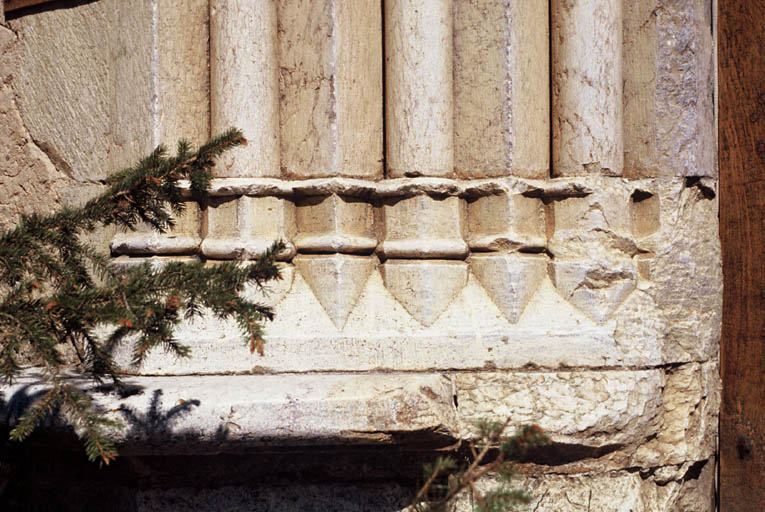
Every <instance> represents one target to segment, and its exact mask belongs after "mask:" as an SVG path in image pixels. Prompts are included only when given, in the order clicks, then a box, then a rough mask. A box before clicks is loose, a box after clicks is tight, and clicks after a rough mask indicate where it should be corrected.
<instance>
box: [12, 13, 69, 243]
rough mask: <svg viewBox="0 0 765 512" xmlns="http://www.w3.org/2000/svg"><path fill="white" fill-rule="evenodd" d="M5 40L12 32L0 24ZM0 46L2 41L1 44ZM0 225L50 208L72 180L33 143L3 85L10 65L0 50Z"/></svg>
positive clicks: (57, 201)
mask: <svg viewBox="0 0 765 512" xmlns="http://www.w3.org/2000/svg"><path fill="white" fill-rule="evenodd" d="M0 38H2V39H3V40H4V41H6V42H7V43H8V44H12V41H13V40H14V36H13V33H12V32H11V31H10V30H8V29H6V28H4V27H1V26H0ZM0 46H1V44H0ZM0 59H3V60H0V155H2V156H0V228H10V227H12V226H13V225H14V224H15V222H16V220H17V217H18V215H20V214H29V213H32V212H35V211H37V212H42V211H52V210H54V209H55V208H56V206H58V205H59V204H61V195H60V193H59V191H60V190H61V189H62V188H64V187H65V186H67V185H69V184H71V183H73V180H72V178H71V177H69V176H67V175H66V174H64V173H63V172H60V171H59V170H58V169H56V167H55V166H54V164H53V162H51V160H50V158H49V157H48V156H47V155H46V154H45V153H44V152H43V151H42V150H41V149H40V148H39V147H38V146H37V144H35V142H34V140H33V139H32V137H31V136H30V134H29V132H27V130H26V129H25V127H24V123H23V121H22V119H21V116H20V115H19V111H18V108H17V106H16V102H15V100H14V97H13V91H12V90H11V87H10V86H9V85H6V78H7V73H9V72H11V70H12V67H11V66H7V67H6V66H5V62H7V60H5V56H4V55H3V54H2V52H1V51H0Z"/></svg>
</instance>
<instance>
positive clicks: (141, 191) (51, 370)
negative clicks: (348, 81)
mask: <svg viewBox="0 0 765 512" xmlns="http://www.w3.org/2000/svg"><path fill="white" fill-rule="evenodd" d="M245 143H246V140H245V139H244V137H243V135H242V133H241V132H240V131H238V130H236V129H231V130H229V131H227V132H225V133H223V134H221V135H219V136H217V137H215V138H213V139H211V140H210V141H208V142H207V143H205V144H204V145H202V146H201V147H200V148H198V149H197V150H196V151H192V149H191V147H190V145H189V144H188V143H187V142H185V141H181V142H180V143H179V144H178V150H177V153H176V155H174V156H167V154H166V153H167V152H166V150H165V148H164V147H162V146H160V147H158V148H157V149H156V150H154V151H153V152H152V153H151V154H150V155H149V156H148V157H146V158H144V159H142V160H141V161H140V162H139V163H138V164H136V165H135V166H134V167H131V168H128V169H125V170H123V171H120V172H117V173H116V174H113V175H112V176H110V177H109V179H108V181H107V184H108V185H109V188H108V190H107V191H106V192H105V193H104V194H102V195H100V196H98V197H96V198H94V199H92V200H90V201H88V202H87V203H86V204H85V205H84V206H82V207H80V208H63V209H61V210H59V211H57V212H55V213H53V214H52V215H37V214H33V215H29V216H24V217H22V218H21V219H20V221H19V223H18V225H17V227H15V228H14V229H11V230H8V231H2V232H0V376H2V379H3V380H4V381H5V382H6V383H8V384H11V383H12V381H13V378H14V377H15V376H16V375H17V374H18V372H19V371H20V369H21V365H20V364H19V362H18V361H19V354H20V353H21V352H22V350H27V351H31V353H32V356H33V358H34V360H35V361H37V362H38V364H39V365H41V366H42V367H43V369H44V375H45V379H46V380H47V382H48V383H49V384H50V385H51V389H50V390H49V391H48V392H46V393H45V394H44V395H42V397H40V398H39V399H38V400H37V401H36V402H35V403H34V404H33V405H32V406H31V407H30V408H29V409H27V410H26V412H25V413H24V415H23V416H22V418H21V419H20V422H19V423H18V425H17V426H16V427H15V428H14V429H13V431H12V432H11V439H13V440H19V441H20V440H23V439H25V438H26V437H28V436H29V435H30V434H31V433H32V431H33V430H34V429H35V428H36V427H37V426H38V425H39V424H40V423H41V421H43V419H44V418H45V417H46V416H48V415H49V414H52V413H54V412H61V413H63V415H64V417H66V418H67V419H68V420H69V422H70V423H71V424H72V425H73V426H74V427H75V429H76V430H77V432H78V434H80V435H81V437H82V438H83V440H84V442H85V447H86V452H87V455H88V457H89V458H90V459H91V460H100V461H101V462H102V463H105V464H108V463H109V461H110V460H112V459H113V458H114V457H115V456H116V453H117V452H116V449H115V447H114V446H113V445H112V444H111V443H110V442H109V439H108V436H107V435H106V434H105V431H106V430H105V429H106V427H113V426H116V425H115V422H114V421H113V420H109V419H107V418H105V417H104V416H103V415H102V414H100V413H99V412H98V411H97V410H96V408H95V407H94V405H93V404H92V403H91V401H90V399H89V398H88V397H87V396H86V395H85V394H83V392H81V391H79V390H78V389H76V388H75V387H72V386H70V385H67V384H66V383H65V379H64V378H63V372H64V368H65V361H64V358H63V357H62V355H61V350H60V349H61V347H62V346H63V345H69V346H71V347H72V348H73V349H74V352H75V353H76V355H77V358H78V360H79V367H78V370H79V371H80V372H82V373H83V374H85V375H87V376H89V377H90V378H92V379H94V380H96V381H98V382H102V381H103V380H104V379H110V380H111V381H112V382H113V383H114V384H116V385H118V386H119V385H120V378H119V369H118V368H117V366H116V364H115V362H114V359H113V353H114V351H115V349H116V348H117V347H119V346H120V345H123V344H128V343H129V344H132V347H133V360H132V362H133V364H134V365H140V364H141V362H142V361H143V360H144V358H145V356H146V355H147V353H148V352H149V351H151V350H152V349H154V348H157V347H162V348H164V349H165V350H167V351H169V352H171V353H173V354H176V355H178V356H180V357H187V356H188V355H189V353H190V351H189V348H188V347H187V346H185V345H183V344H182V343H181V342H180V341H179V340H177V339H176V338H175V337H174V335H173V333H174V330H175V328H176V327H177V326H178V324H179V323H180V322H181V321H182V320H183V319H184V318H186V319H188V318H192V317H195V316H199V315H201V314H202V311H203V310H205V309H206V310H208V311H211V312H212V313H213V314H214V315H215V316H216V317H218V318H220V319H228V318H232V319H235V320H236V322H237V323H238V325H239V327H240V328H241V330H242V333H243V334H244V335H245V336H246V339H247V342H248V344H249V347H250V351H251V352H254V351H255V350H257V351H258V352H259V353H261V354H262V351H263V340H262V323H263V321H264V320H270V319H272V318H273V312H272V311H271V309H270V308H269V307H268V306H264V305H262V304H258V303H254V302H250V301H248V300H245V299H244V298H242V296H241V292H242V291H243V289H244V287H245V285H248V284H250V285H255V286H258V287H263V285H264V283H266V282H267V281H269V280H272V279H279V278H280V275H279V269H278V267H277V265H276V261H275V255H276V253H277V252H279V251H280V250H282V249H283V244H282V243H281V242H277V243H275V244H274V245H273V246H272V247H271V248H270V249H269V250H268V251H266V252H265V253H264V254H263V255H261V256H260V257H259V258H258V259H257V260H256V261H254V262H248V264H243V263H240V262H223V263H221V264H219V265H205V264H204V263H202V262H195V263H169V264H166V265H164V266H162V267H160V268H157V267H153V266H151V265H149V264H148V263H144V264H142V265H135V266H129V267H127V268H122V269H116V268H114V267H112V266H110V264H109V260H108V258H106V257H103V256H101V255H99V253H98V251H96V250H95V249H94V248H93V247H91V246H89V245H88V244H86V243H84V242H83V241H82V240H81V237H82V235H84V234H86V233H89V232H92V231H94V230H96V229H98V228H99V227H101V226H108V225H117V226H120V227H122V228H125V229H135V227H136V226H137V225H138V224H139V222H145V223H147V224H149V225H151V226H152V227H153V228H154V229H156V230H158V231H160V232H164V231H166V230H168V229H171V228H172V227H173V226H174V220H173V216H174V215H177V214H179V213H181V212H182V211H183V208H184V205H185V203H184V193H183V190H182V188H181V186H180V183H179V182H180V180H188V182H189V188H190V191H191V195H192V198H194V199H195V200H201V199H202V198H203V197H204V195H205V193H206V191H207V190H208V188H209V186H210V180H211V178H212V175H211V172H210V169H211V168H212V166H213V165H214V162H215V158H216V157H217V156H219V155H220V154H221V153H223V152H224V151H226V150H227V149H230V148H232V147H234V146H237V145H240V144H245ZM106 327H111V332H110V334H109V335H108V336H101V337H99V336H97V335H96V328H106Z"/></svg>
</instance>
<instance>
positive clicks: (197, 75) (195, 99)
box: [0, 0, 722, 511]
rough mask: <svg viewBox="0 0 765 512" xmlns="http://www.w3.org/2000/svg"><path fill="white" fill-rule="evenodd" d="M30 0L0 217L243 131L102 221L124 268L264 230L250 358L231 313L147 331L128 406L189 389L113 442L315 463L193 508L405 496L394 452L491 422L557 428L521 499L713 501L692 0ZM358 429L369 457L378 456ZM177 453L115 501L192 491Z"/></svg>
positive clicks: (712, 308)
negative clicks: (192, 194)
mask: <svg viewBox="0 0 765 512" xmlns="http://www.w3.org/2000/svg"><path fill="white" fill-rule="evenodd" d="M50 7H51V8H45V9H35V10H33V11H29V12H25V13H24V15H23V16H19V17H18V18H16V19H10V17H9V19H7V20H5V22H4V23H3V26H2V27H0V59H1V60H0V73H2V76H1V77H0V78H2V80H0V118H1V119H2V120H3V122H1V123H0V130H2V135H3V136H2V137H0V155H2V156H0V176H2V179H3V181H2V184H1V185H0V222H2V223H3V225H5V226H8V225H11V224H12V222H13V219H14V217H15V215H17V214H18V213H21V212H29V211H31V210H33V209H35V210H39V209H52V208H53V207H55V206H57V205H59V204H63V203H67V202H72V201H78V200H81V199H82V198H83V197H87V196H88V195H89V194H92V193H95V192H96V191H97V190H99V188H100V184H101V182H102V180H103V179H104V177H105V176H106V175H108V173H109V172H110V171H112V170H115V169H118V168H120V167H121V166H125V165H128V164H130V163H131V162H132V161H133V160H135V159H136V158H137V157H139V156H141V155H143V154H145V153H146V152H148V151H149V150H150V149H151V148H152V147H153V146H155V145H156V144H158V143H161V142H163V143H168V144H170V145H172V144H173V143H174V142H175V141H176V140H177V139H178V138H181V137H184V138H188V139H191V140H192V141H194V142H199V141H202V140H204V139H205V138H206V137H207V136H209V135H210V134H211V133H215V132H217V131H219V130H222V129H224V128H226V127H228V126H231V125H234V126H238V127H240V128H242V129H243V130H244V131H245V135H246V136H247V138H248V140H249V144H248V145H247V146H246V147H244V148H241V149H237V150H236V152H234V153H232V154H231V155H229V156H227V157H226V158H225V159H224V160H223V161H222V162H221V164H220V165H219V166H218V168H217V170H216V173H217V179H216V180H215V181H214V184H213V189H212V197H211V199H210V200H209V201H207V202H206V203H205V204H201V205H196V204H192V205H190V208H189V209H188V213H187V215H186V217H185V218H184V219H183V220H182V222H181V223H180V224H179V228H178V229H177V231H176V232H175V233H171V234H169V235H162V236H160V235H156V234H153V233H149V232H146V231H139V232H136V233H117V234H113V233H107V234H104V235H103V244H104V246H106V245H107V244H109V245H110V248H111V251H112V254H113V255H114V257H115V260H114V261H115V264H118V265H130V264H133V263H135V262H136V261H142V260H144V259H145V258H153V260H154V261H156V262H157V264H161V262H162V261H166V260H167V259H179V258H180V259H188V258H202V259H205V260H206V261H209V262H210V263H211V264H214V262H215V261H216V260H221V259H247V258H251V257H253V256H254V255H255V254H257V253H258V252H259V251H261V250H262V249H263V248H264V247H266V246H267V245H269V244H270V243H271V242H272V241H273V240H274V239H275V238H277V237H281V238H283V239H285V240H286V241H287V242H288V244H287V245H288V249H287V250H286V251H285V252H284V253H283V254H282V259H283V261H284V266H283V273H284V279H283V280H282V281H281V282H280V283H279V284H277V285H275V286H274V288H273V290H272V291H271V293H269V294H267V295H263V296H261V299H262V300H264V301H267V302H269V303H271V304H273V306H274V308H275V310H276V320H275V321H274V322H273V323H271V324H269V326H268V330H267V337H266V345H265V355H264V356H262V357H261V356H258V355H257V354H255V355H250V354H249V351H247V350H246V349H245V347H244V346H243V343H242V342H241V340H240V338H239V335H238V332H237V330H236V328H235V326H232V325H226V324H221V323H220V322H218V321H216V320H214V319H211V318H206V319H204V320H203V321H200V322H196V323H194V324H190V325H188V326H185V327H184V328H183V329H182V331H181V333H180V336H181V338H182V339H183V341H185V342H187V343H189V344H190V345H191V347H192V350H193V354H194V357H193V358H192V359H190V360H188V361H176V360H173V359H172V358H168V357H167V356H166V355H164V354H162V353H155V354H152V355H151V356H150V357H149V358H148V360H147V362H146V364H145V365H144V366H143V367H142V368H140V369H139V370H138V371H137V374H136V377H135V378H136V383H138V384H140V385H141V386H143V388H144V392H143V393H142V394H138V395H136V396H133V397H130V398H128V399H127V401H126V402H124V403H126V404H128V405H129V406H130V407H132V408H133V409H134V410H136V411H140V410H144V409H146V410H154V412H155V413H157V410H160V411H161V410H162V407H165V408H167V409H168V410H169V409H170V408H172V407H173V404H177V403H188V404H191V405H189V406H188V407H186V408H185V409H184V414H179V415H177V417H173V418H172V421H170V416H168V417H167V421H166V424H165V425H164V426H163V427H162V429H160V428H159V427H157V428H156V429H155V430H157V431H152V429H151V428H143V430H142V429H141V428H139V426H140V425H139V423H140V422H139V423H135V424H132V427H131V429H129V430H128V431H126V432H123V433H121V434H118V435H120V436H123V437H122V438H121V439H122V444H123V447H122V452H123V454H124V455H125V459H126V460H136V461H142V462H141V464H144V467H146V468H148V467H154V466H155V465H161V464H163V462H162V461H163V460H165V461H171V460H172V461H175V462H177V460H178V459H177V458H176V457H186V458H187V459H185V460H187V461H188V460H196V461H205V462H204V463H205V464H209V465H210V467H214V468H217V470H218V471H220V472H221V474H229V473H226V469H225V468H228V467H229V466H228V465H226V464H223V463H222V462H221V461H222V460H224V459H222V457H238V459H236V460H237V464H244V465H245V466H246V464H245V463H244V462H243V460H242V459H243V458H246V459H251V460H259V459H258V457H266V455H264V454H266V453H273V452H274V451H277V452H281V451H285V450H286V451H289V452H290V453H292V454H294V457H297V458H300V457H304V458H306V459H307V460H314V459H317V462H315V463H314V462H311V464H312V465H311V467H312V468H314V470H315V469H316V468H317V467H319V468H324V469H321V470H318V471H319V472H321V471H324V472H325V473H326V474H327V478H326V479H324V480H322V479H321V478H319V479H315V478H314V479H308V480H307V481H305V482H302V483H295V480H298V481H300V480H301V479H300V477H295V476H294V475H299V474H302V473H300V470H299V468H298V469H295V470H294V471H295V472H294V473H293V477H291V478H290V477H289V476H284V475H283V474H282V475H281V477H280V478H281V479H278V480H274V481H269V480H268V479H267V478H266V475H265V474H264V475H262V479H259V480H258V481H260V482H262V483H260V484H257V485H256V484H253V483H252V481H242V480H237V479H233V480H226V478H222V477H221V478H211V479H210V480H209V481H208V483H207V484H206V485H205V486H204V487H206V488H207V490H205V491H203V492H201V494H199V495H198V497H197V499H196V503H197V505H198V506H199V508H202V509H205V508H209V509H214V508H215V507H216V504H219V503H220V502H221V500H223V502H225V503H230V504H232V505H231V506H232V507H233V506H242V507H249V508H253V509H258V507H261V508H263V510H266V509H268V506H276V507H281V508H289V507H290V505H288V504H286V503H287V502H285V501H284V500H288V499H294V500H297V501H298V502H300V503H301V504H304V505H305V506H306V507H308V509H311V507H314V508H315V509H318V510H325V509H326V510H335V509H347V510H357V509H360V508H364V507H363V506H362V504H364V506H367V504H368V509H370V510H371V509H373V510H381V511H382V510H400V509H401V508H402V507H403V506H404V504H405V503H406V495H407V492H409V490H410V487H411V485H412V478H413V477H412V476H411V474H410V473H406V472H403V471H401V470H400V468H398V467H397V466H398V465H399V464H398V463H397V462H396V457H397V455H391V454H401V453H407V454H409V455H406V457H404V456H403V455H402V457H404V458H405V459H406V460H407V461H409V463H410V465H411V466H412V467H416V466H417V464H418V463H419V458H418V457H421V456H424V455H423V454H426V453H428V452H429V451H432V450H434V449H436V448H440V447H443V446H446V445H448V444H450V443H455V442H457V441H459V440H462V441H463V442H464V441H467V440H469V439H470V438H471V436H472V435H473V434H472V432H473V430H472V424H473V422H474V421H475V420H477V419H480V418H486V417H492V418H501V419H504V418H505V417H507V416H510V417H511V418H512V422H513V424H522V423H528V422H535V423H538V424H539V425H541V426H542V427H543V428H545V429H546V430H547V431H548V432H549V433H550V434H551V437H552V439H553V441H554V445H553V449H551V450H550V451H549V452H545V453H540V454H538V457H537V459H536V460H531V461H529V462H528V463H527V464H524V465H523V466H522V467H521V471H522V473H523V475H524V476H523V478H524V479H525V481H526V482H527V483H528V485H530V486H531V487H532V488H533V489H534V491H535V494H536V496H537V501H536V502H535V504H534V505H535V506H536V507H537V508H536V509H535V510H539V511H543V510H545V511H580V510H581V511H585V510H602V511H606V510H635V511H637V510H646V511H648V510H651V511H654V510H656V511H659V510H662V511H664V510H666V511H670V510H672V511H676V510H687V511H703V510H713V509H714V502H713V498H712V495H713V486H714V481H713V480H714V473H715V464H716V463H715V452H716V436H717V415H718V409H719V387H720V384H719V383H720V380H719V374H718V349H719V332H720V313H721V286H722V275H721V269H720V248H719V240H718V233H717V226H718V220H717V193H716V191H717V171H716V161H715V154H716V146H715V134H714V112H713V104H714V98H713V92H714V77H713V44H714V41H713V37H712V33H713V32H712V19H711V12H712V9H711V5H710V3H709V2H708V1H705V0H651V1H640V2H620V1H610V0H602V1H601V0H575V1H567V2H563V1H560V2H559V1H557V0H554V1H552V2H550V4H549V5H548V3H547V2H543V1H539V2H537V1H525V0H505V1H499V0H487V1H485V2H473V1H458V0H454V1H450V0H439V1H437V2H426V3H422V2H414V1H411V0H386V1H385V2H383V3H381V2H379V1H373V0H364V1H359V2H340V1H337V0H335V1H333V0H321V1H313V2H298V1H292V0H278V1H263V2H227V1H223V0H210V1H209V2H208V0H186V1H182V0H147V1H143V2H125V1H119V0H100V1H98V2H94V3H87V4H82V5H77V6H74V7H71V8H64V7H63V6H61V5H59V3H54V4H51V6H50ZM59 7H61V8H59ZM253 293H255V292H254V291H253ZM127 361H128V356H127V355H126V356H125V362H126V363H125V364H126V367H127ZM30 379H33V377H30ZM31 382H33V380H30V381H29V383H31ZM157 392H159V393H157ZM98 397H99V398H98V399H99V400H100V401H102V402H103V404H105V405H107V406H108V405H109V404H113V400H115V399H114V398H113V397H110V396H107V395H103V396H101V395H98ZM179 401H180V402H179ZM163 404H164V405H163ZM152 407H154V409H151V408H152ZM157 408H159V409H157ZM147 414H148V413H147ZM137 425H138V426H137ZM159 430H161V432H159ZM162 436H165V437H162ZM167 438H170V439H175V440H176V442H175V443H169V445H170V448H164V450H165V452H162V451H161V449H160V448H159V446H160V443H158V442H157V443H154V444H152V442H151V441H152V439H153V440H155V441H156V440H157V439H163V443H162V446H166V445H167V444H168V443H165V441H166V440H167ZM367 449H369V450H374V451H373V452H369V453H373V454H374V455H373V456H374V458H375V459H376V460H379V461H386V462H381V463H380V464H379V467H378V468H376V470H375V471H373V472H371V473H370V472H365V471H362V470H361V469H360V468H361V467H362V466H364V464H369V457H371V455H370V456H369V457H367V458H366V459H365V457H364V456H363V455H362V454H363V453H365V452H364V450H367ZM316 450H319V451H321V453H325V452H326V453H330V454H334V455H330V456H328V458H325V457H324V456H321V457H315V456H314V457H313V458H312V456H309V455H308V454H309V453H315V452H316ZM413 454H416V456H415V455H413ZM335 457H336V458H335ZM343 457H345V459H343ZM333 458H335V459H333ZM318 459H323V460H324V461H323V462H321V461H319V460H318ZM341 459H342V460H343V461H344V462H343V466H344V467H345V471H344V472H342V473H343V476H339V473H340V472H339V471H337V473H338V475H336V476H334V477H333V476H332V475H333V474H334V473H333V470H332V465H333V464H332V463H331V462H328V461H331V460H341ZM263 460H266V459H263ZM268 460H272V459H268ZM290 460H292V459H290ZM402 460H403V459H402ZM282 462H283V463H284V464H285V466H284V467H291V466H290V464H293V465H294V464H295V462H294V460H292V462H290V463H289V464H287V463H285V462H284V461H282ZM251 464H254V463H252V462H251ZM322 464H323V465H322ZM296 467H297V466H296ZM336 469H337V468H335V470H336ZM131 471H134V472H135V467H133V469H132V470H131ZM183 471H187V473H188V475H187V476H188V478H186V479H185V480H184V479H183V478H182V477H179V476H177V475H176V476H175V477H173V478H171V479H168V477H165V480H163V478H162V476H157V475H162V473H161V471H160V472H156V471H153V470H149V469H146V471H145V473H146V474H150V475H152V476H151V478H148V477H146V478H145V479H144V480H143V482H144V485H142V486H139V487H140V489H138V488H136V487H130V486H129V485H127V486H126V485H125V484H124V483H120V484H119V485H120V486H121V487H119V488H120V489H121V490H120V492H121V493H125V495H126V496H130V497H131V498H130V500H132V501H131V503H134V504H135V506H134V508H133V509H135V510H139V509H140V510H152V509H163V510H166V509H167V507H169V506H178V507H180V506H186V505H188V503H187V501H184V500H185V499H186V498H184V496H187V495H188V492H189V491H188V490H189V489H192V488H196V487H199V485H197V484H198V482H199V479H198V475H197V473H195V472H194V471H193V470H192V469H190V468H189V469H188V470H183ZM183 471H181V472H180V473H181V475H183ZM229 471H230V469H229ZM137 473H139V474H140V473H141V472H140V471H137ZM287 473H289V472H287ZM131 474H132V473H131ZM354 474H355V475H356V476H355V478H354V477H352V475H354ZM349 475H350V476H349ZM136 478H138V477H136ZM137 481H141V480H140V478H139V479H138V480H137ZM229 481H233V482H234V483H233V484H229V485H226V484H225V482H229ZM308 481H310V483H307V482H308ZM285 482H290V483H288V484H287V483H285ZM62 485H66V484H62ZM370 486H371V487H370ZM370 489H372V490H370ZM286 496H289V498H287V497H286ZM130 500H129V501H130ZM266 504H270V505H266ZM301 506H302V505H301Z"/></svg>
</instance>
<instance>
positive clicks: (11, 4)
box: [5, 0, 54, 12]
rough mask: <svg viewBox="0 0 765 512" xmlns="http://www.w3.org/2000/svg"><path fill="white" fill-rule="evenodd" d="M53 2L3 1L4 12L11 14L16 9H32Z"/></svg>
mask: <svg viewBox="0 0 765 512" xmlns="http://www.w3.org/2000/svg"><path fill="white" fill-rule="evenodd" d="M52 1H54V0H5V12H11V11H14V10H16V9H23V8H24V7H32V6H33V5H38V4H45V3H49V2H52Z"/></svg>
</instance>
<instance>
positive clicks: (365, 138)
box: [277, 0, 383, 177]
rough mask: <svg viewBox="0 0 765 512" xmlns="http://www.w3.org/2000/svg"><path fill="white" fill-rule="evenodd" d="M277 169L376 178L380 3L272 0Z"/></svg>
mask: <svg viewBox="0 0 765 512" xmlns="http://www.w3.org/2000/svg"><path fill="white" fill-rule="evenodd" d="M277 5H278V13H279V20H278V23H279V29H278V30H279V73H280V82H279V83H280V98H281V104H280V113H279V116H280V123H281V149H282V155H281V166H282V169H283V171H284V172H286V174H287V175H290V176H299V177H313V176H336V175H345V176H359V177H361V176H364V177H381V176H382V115H383V114H382V94H383V93H382V37H381V30H382V9H381V8H380V3H379V0H359V1H354V2H333V1H328V0H320V1H314V0H302V1H293V0H278V2H277Z"/></svg>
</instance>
